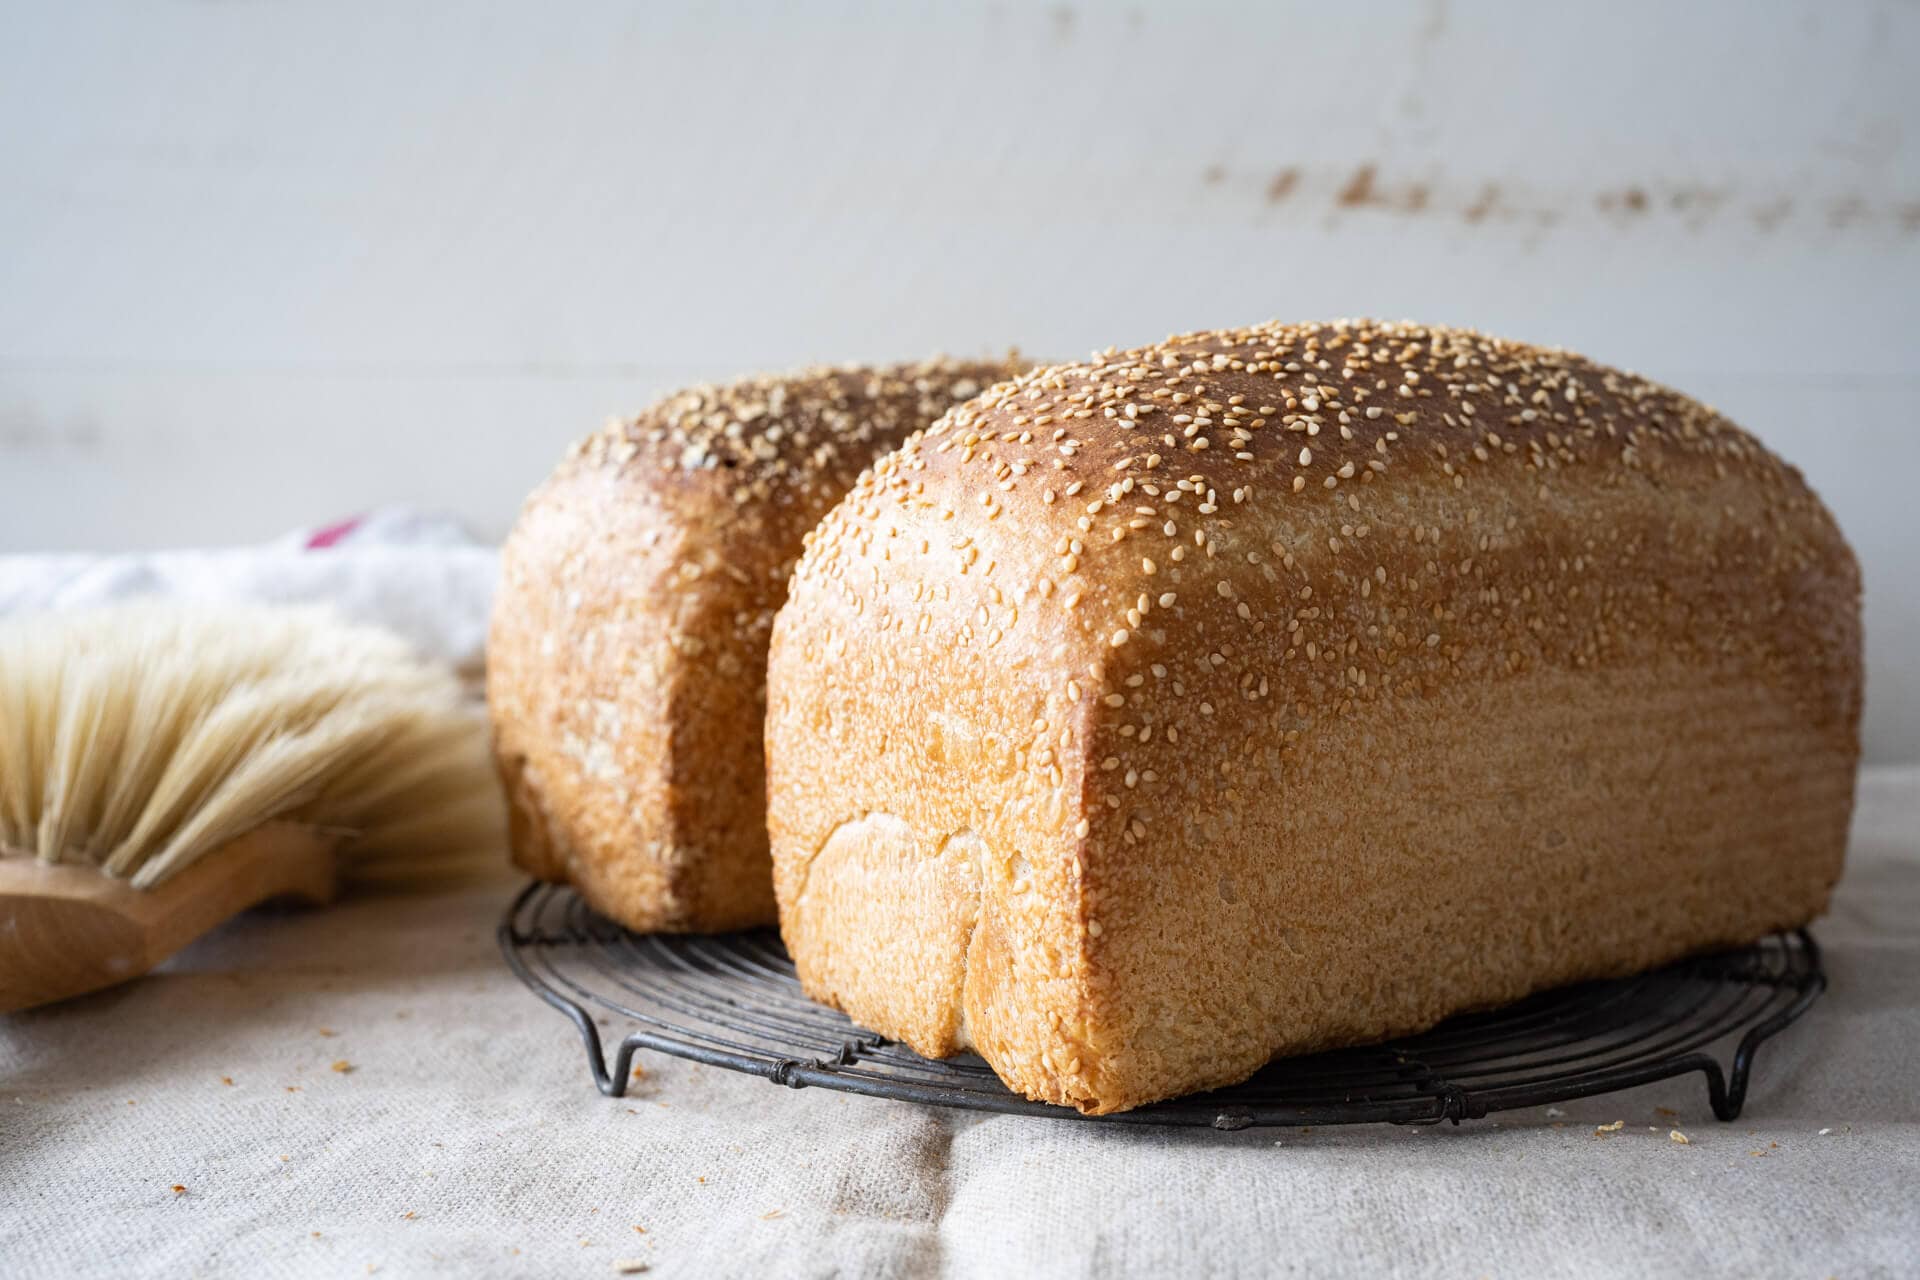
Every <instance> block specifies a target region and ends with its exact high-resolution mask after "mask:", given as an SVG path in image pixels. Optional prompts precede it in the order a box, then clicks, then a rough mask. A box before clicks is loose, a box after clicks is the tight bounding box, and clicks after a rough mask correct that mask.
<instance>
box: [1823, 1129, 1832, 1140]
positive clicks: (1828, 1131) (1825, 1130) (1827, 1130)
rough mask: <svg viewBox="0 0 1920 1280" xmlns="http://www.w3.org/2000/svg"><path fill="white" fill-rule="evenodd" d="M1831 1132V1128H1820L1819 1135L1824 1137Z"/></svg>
mask: <svg viewBox="0 0 1920 1280" xmlns="http://www.w3.org/2000/svg"><path fill="white" fill-rule="evenodd" d="M1832 1132H1833V1130H1831V1129H1822V1130H1821V1131H1820V1136H1821V1137H1823V1138H1824V1137H1826V1136H1827V1135H1828V1134H1830V1133H1832Z"/></svg>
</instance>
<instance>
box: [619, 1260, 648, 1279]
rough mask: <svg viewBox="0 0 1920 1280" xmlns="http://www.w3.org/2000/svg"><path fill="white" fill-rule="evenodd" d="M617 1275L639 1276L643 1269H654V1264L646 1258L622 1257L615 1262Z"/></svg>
mask: <svg viewBox="0 0 1920 1280" xmlns="http://www.w3.org/2000/svg"><path fill="white" fill-rule="evenodd" d="M613 1270H614V1274H615V1275H622V1276H637V1275H639V1274H640V1273H641V1272H642V1271H651V1270H653V1264H652V1263H651V1262H648V1261H647V1260H646V1259H645V1258H622V1259H620V1260H619V1261H618V1262H616V1263H614V1264H613Z"/></svg>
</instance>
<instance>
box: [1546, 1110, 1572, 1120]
mask: <svg viewBox="0 0 1920 1280" xmlns="http://www.w3.org/2000/svg"><path fill="white" fill-rule="evenodd" d="M1565 1114H1567V1113H1566V1112H1564V1111H1562V1110H1561V1109H1560V1108H1558V1107H1548V1108H1547V1118H1548V1119H1549V1120H1551V1119H1552V1118H1553V1117H1555V1116H1563V1115H1565Z"/></svg>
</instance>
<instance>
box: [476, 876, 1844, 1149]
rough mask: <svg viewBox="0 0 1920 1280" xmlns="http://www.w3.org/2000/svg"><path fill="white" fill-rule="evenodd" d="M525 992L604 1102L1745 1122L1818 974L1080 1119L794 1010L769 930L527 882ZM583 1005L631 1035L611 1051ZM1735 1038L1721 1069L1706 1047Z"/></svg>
mask: <svg viewBox="0 0 1920 1280" xmlns="http://www.w3.org/2000/svg"><path fill="white" fill-rule="evenodd" d="M499 936H500V950H501V953H502V954H503V955H505V957H506V960H507V964H508V966H509V967H510V968H512V970H513V972H514V973H515V974H516V975H518V977H519V978H520V980H521V981H522V982H524V983H526V984H527V986H528V987H530V988H531V989H532V990H533V991H534V993H535V994H537V995H538V996H539V997H540V998H541V999H542V1000H545V1001H546V1002H547V1003H548V1004H550V1005H552V1006H553V1007H554V1008H556V1009H558V1010H559V1011H560V1012H561V1013H563V1014H565V1015H566V1016H567V1017H568V1018H569V1019H570V1020H571V1021H572V1022H573V1025H574V1027H575V1028H576V1029H577V1030H578V1031H579V1033H580V1039H581V1042H582V1043H583V1044H584V1045H585V1046H586V1050H587V1064H588V1066H589V1068H590V1069H591V1070H592V1072H593V1079H594V1083H595V1084H596V1085H598V1086H599V1088H600V1091H601V1092H602V1093H605V1094H608V1095H611V1096H614V1097H618V1096H620V1095H622V1094H624V1093H625V1092H626V1088H627V1081H628V1079H629V1077H630V1074H631V1072H632V1069H633V1056H634V1054H635V1053H636V1052H638V1051H639V1050H641V1049H650V1050H654V1051H656V1052H659V1053H668V1054H673V1055H675V1056H677V1057H682V1058H690V1059H692V1060H694V1061H696V1062H704V1063H707V1064H709V1065H711V1066H716V1067H725V1068H728V1069H729V1070H734V1071H744V1072H747V1073H749V1074H752V1075H757V1076H762V1077H764V1078H766V1079H768V1080H771V1081H773V1082H774V1083H776V1084H783V1085H787V1086H789V1087H791V1088H796V1089H797V1088H802V1087H805V1086H809V1085H811V1086H817V1087H820V1088H828V1089H839V1090H844V1091H846V1092H850V1093H859V1094H866V1095H869V1096H872V1097H882V1098H898V1099H905V1100H909V1101H915V1102H925V1103H932V1104H936V1105H939V1106H949V1107H966V1108H970V1109H973V1110H978V1111H998V1112H1007V1113H1012V1114H1018V1115H1044V1116H1059V1117H1062V1118H1068V1119H1098V1120H1102V1121H1106V1122H1108V1123H1119V1124H1170V1125H1211V1126H1213V1127H1214V1128H1216V1129H1244V1128H1247V1127H1249V1126H1252V1125H1279V1124H1288V1125H1316V1124H1317V1125H1325V1124H1358V1123H1364V1122H1367V1121H1381V1120H1385V1121H1391V1122H1395V1123H1400V1124H1434V1123H1437V1122H1439V1121H1442V1120H1451V1121H1453V1122H1454V1123H1455V1124H1458V1123H1459V1122H1460V1121H1462V1120H1467V1119H1475V1118H1478V1117H1481V1116H1485V1115H1488V1114H1490V1113H1492V1112H1495V1111H1506V1110H1511V1109H1513V1108H1516V1107H1534V1106H1541V1105H1543V1104H1546V1103H1550V1102H1564V1101H1566V1100H1567V1099H1569V1098H1580V1097H1587V1096H1591V1095H1593V1094H1600V1093H1611V1092H1614V1091H1615V1090H1619V1089H1627V1088H1632V1087H1634V1086H1636V1085H1642V1084H1649V1083H1651V1082H1653V1081H1655V1080H1665V1079H1669V1078H1672V1077H1674V1076H1681V1075H1687V1074H1690V1073H1692V1072H1696V1071H1697V1072H1699V1073H1700V1074H1701V1075H1703V1076H1704V1077H1705V1078H1706V1083H1707V1097H1708V1101H1709V1102H1710V1103H1711V1104H1712V1107H1713V1113H1714V1115H1716V1116H1718V1117H1719V1118H1720V1119H1722V1120H1731V1119H1733V1118H1734V1117H1735V1116H1737V1115H1739V1114H1740V1108H1741V1106H1742V1105H1743V1104H1744V1102H1745V1100H1746V1095H1747V1088H1748V1083H1749V1081H1750V1080H1751V1079H1752V1074H1753V1059H1754V1053H1755V1051H1756V1050H1757V1049H1758V1047H1759V1045H1760V1043H1761V1042H1762V1041H1764V1040H1765V1039H1766V1038H1767V1037H1769V1036H1771V1035H1773V1034H1774V1033H1776V1032H1778V1031H1779V1030H1780V1029H1781V1028H1782V1027H1785V1026H1786V1025H1787V1024H1788V1023H1790V1022H1792V1021H1793V1020H1794V1019H1795V1018H1798V1017H1799V1016H1800V1015H1801V1014H1802V1013H1804V1012H1806V1010H1807V1007H1808V1006H1809V1005H1811V1004H1812V1003H1813V1002H1814V1001H1815V1000H1816V999H1818V998H1819V995H1820V993H1821V992H1822V991H1824V990H1825V989H1826V985H1827V978H1826V974H1825V972H1824V971H1823V970H1822V969H1821V965H1820V949H1819V947H1817V946H1816V945H1815V944H1814V941H1813V939H1812V938H1811V937H1810V936H1808V934H1807V932H1806V931H1805V930H1804V929H1803V930H1799V931H1796V932H1794V933H1782V934H1775V935H1774V936H1773V937H1770V938H1766V939H1763V940H1762V941H1760V942H1758V943H1755V944H1754V945H1753V946H1751V947H1746V948H1743V949H1741V950H1738V951H1730V952H1725V953H1722V954H1718V955H1710V956H1699V957H1695V958H1693V959H1691V960H1684V961H1682V962H1680V963H1679V964H1675V965H1671V966H1669V967H1667V968H1665V969H1660V970H1657V971H1655V972H1653V973H1646V974H1640V975H1638V976H1635V977H1631V978H1622V979H1619V980H1616V981H1611V982H1588V983H1582V984H1580V985H1578V986H1572V987H1565V988H1562V989H1561V990H1558V991H1548V992H1543V993H1541V994H1539V995H1535V996H1530V997H1528V998H1527V999H1525V1000H1522V1001H1520V1002H1518V1003H1516V1004H1512V1005H1508V1006H1507V1007H1505V1008H1503V1009H1497V1010H1494V1011H1492V1012H1488V1013H1476V1014H1468V1015H1465V1016H1462V1017H1458V1018H1452V1019H1449V1020H1448V1021H1446V1022H1444V1023H1441V1024H1440V1025H1439V1026H1437V1027H1435V1028H1433V1029H1432V1030H1430V1031H1427V1032H1424V1033H1422V1034H1420V1035H1417V1036H1408V1037H1406V1038H1404V1039H1400V1040H1395V1041H1392V1042H1390V1043H1387V1044H1381V1045H1371V1046H1366V1047H1362V1048H1356V1049H1339V1050H1334V1051H1332V1052H1329V1053H1319V1054H1313V1055H1311V1056H1308V1057H1301V1058H1285V1059H1281V1060H1280V1061H1277V1062H1274V1063H1271V1064H1269V1065H1268V1066H1267V1067H1265V1068H1264V1069H1262V1070H1261V1071H1260V1072H1259V1073H1257V1074H1256V1075H1254V1077H1253V1078H1252V1079H1250V1080H1247V1081H1245V1082H1244V1083H1241V1084H1238V1085H1234V1086H1232V1087H1231V1088H1227V1089H1219V1090H1215V1091H1214V1092H1212V1093H1206V1094H1197V1095H1194V1096H1192V1097H1187V1098H1178V1099H1175V1100H1173V1101H1171V1102H1160V1103H1155V1104H1153V1105H1152V1106H1147V1107H1140V1108H1137V1109H1135V1110H1132V1111H1123V1112H1121V1113H1119V1114H1118V1115H1110V1116H1098V1117H1085V1116H1081V1115H1080V1113H1079V1112H1077V1111H1073V1110H1071V1109H1070V1108H1066V1107H1056V1106H1052V1105H1049V1104H1047V1103H1043V1102H1032V1101H1029V1100H1028V1099H1026V1098H1022V1097H1020V1096H1019V1095H1017V1094H1014V1093H1012V1092H1010V1091H1009V1090H1008V1089H1007V1087H1006V1086H1005V1085H1003V1084H1001V1083H1000V1080H999V1078H998V1077H997V1076H995V1075H994V1073H993V1071H992V1069H991V1068H989V1067H988V1066H987V1065H986V1064H985V1063H984V1062H982V1061H981V1060H980V1059H979V1058H976V1057H973V1056H972V1055H966V1056H963V1057H959V1058H953V1059H949V1060H947V1061H944V1062H932V1061H929V1060H927V1059H925V1058H922V1057H920V1056H919V1055H918V1054H915V1053H913V1052H912V1051H911V1050H909V1049H907V1048H906V1047H905V1046H904V1045H900V1044H896V1043H894V1042H892V1041H890V1040H886V1039H883V1038H881V1037H880V1036H877V1035H874V1034H873V1033H871V1032H868V1031H863V1030H862V1029H861V1028H859V1027H857V1026H855V1025H854V1024H853V1023H852V1022H850V1021H848V1020H847V1018H846V1017H845V1016H844V1015H842V1014H839V1013H835V1012H834V1011H833V1010H831V1009H828V1008H826V1007H824V1006H822V1005H818V1004H815V1003H814V1002H813V1001H811V1000H809V999H807V998H806V996H805V995H804V994H803V993H802V992H801V990H800V984H799V981H798V980H797V979H796V978H795V977H794V972H793V964H792V962H791V961H790V960H789V959H788V958H787V953H786V950H785V948H783V947H782V946H781V945H780V939H779V938H778V936H777V935H775V934H774V933H772V932H771V931H769V930H759V931H756V932H752V933H736V934H721V935H714V936H695V935H684V936H683V935H652V936H641V935H638V934H633V933H629V932H627V931H626V930H624V929H621V928H619V927H618V926H616V925H614V924H611V923H609V922H608V921H606V920H604V919H601V918H600V917H599V916H596V915H594V914H593V912H591V911H590V910H588V908H587V907H586V904H585V903H583V902H582V901H581V900H580V898H579V897H578V896H577V895H575V894H574V893H573V892H572V891H571V890H569V889H565V888H560V887H555V886H552V885H543V884H530V885H528V886H527V887H526V888H525V889H523V890H522V891H521V892H520V894H519V896H518V897H516V898H515V899H514V900H513V904H512V906H510V907H509V908H508V910H507V914H506V918H505V919H504V920H502V921H501V924H500V931H499ZM590 1009H598V1010H602V1011H604V1012H605V1013H610V1014H617V1015H619V1016H620V1017H621V1018H623V1019H625V1020H626V1021H627V1022H628V1023H630V1024H632V1028H633V1029H632V1030H630V1031H628V1032H627V1034H626V1035H625V1037H624V1038H623V1039H622V1040H621V1041H620V1043H619V1046H618V1047H617V1049H616V1050H615V1052H614V1060H613V1064H612V1066H611V1068H609V1066H608V1063H607V1058H606V1050H605V1047H604V1045H603V1043H602V1041H601V1038H600V1030H599V1028H598V1027H597V1026H596V1025H595V1020H594V1015H593V1013H591V1012H589V1010H590ZM1735 1035H1738V1036H1739V1041H1738V1043H1737V1045H1736V1046H1735V1048H1734V1052H1733V1057H1732V1059H1731V1061H1730V1063H1729V1064H1728V1066H1727V1068H1726V1069H1725V1070H1724V1071H1723V1069H1722V1067H1721V1064H1720V1060H1719V1059H1718V1058H1716V1057H1715V1056H1714V1055H1713V1054H1712V1053H1711V1052H1709V1050H1710V1049H1711V1048H1712V1047H1713V1046H1714V1045H1715V1044H1716V1043H1718V1042H1721V1041H1726V1040H1730V1039H1731V1038H1732V1037H1733V1036H1735Z"/></svg>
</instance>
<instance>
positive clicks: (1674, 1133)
mask: <svg viewBox="0 0 1920 1280" xmlns="http://www.w3.org/2000/svg"><path fill="white" fill-rule="evenodd" d="M1667 1137H1668V1138H1670V1139H1672V1140H1673V1141H1675V1142H1677V1143H1679V1144H1680V1145H1681V1146H1683V1147H1686V1146H1691V1145H1693V1139H1691V1138H1689V1137H1687V1135H1686V1134H1684V1133H1682V1132H1680V1131H1679V1130H1678V1129H1669V1130H1668V1131H1667Z"/></svg>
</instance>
